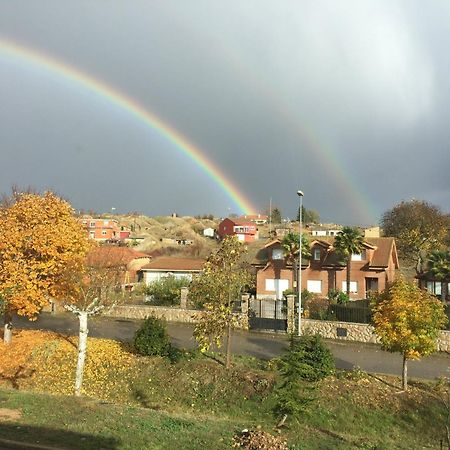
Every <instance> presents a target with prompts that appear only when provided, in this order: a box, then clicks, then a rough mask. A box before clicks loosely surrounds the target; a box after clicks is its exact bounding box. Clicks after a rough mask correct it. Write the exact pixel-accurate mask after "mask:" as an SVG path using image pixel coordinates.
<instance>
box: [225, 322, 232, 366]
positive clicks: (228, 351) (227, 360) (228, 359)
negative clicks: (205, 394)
mask: <svg viewBox="0 0 450 450" xmlns="http://www.w3.org/2000/svg"><path fill="white" fill-rule="evenodd" d="M225 367H226V368H227V369H229V368H230V367H231V320H230V322H228V330H227V349H226V357H225Z"/></svg>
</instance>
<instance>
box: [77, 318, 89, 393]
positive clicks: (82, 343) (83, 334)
mask: <svg viewBox="0 0 450 450" xmlns="http://www.w3.org/2000/svg"><path fill="white" fill-rule="evenodd" d="M78 319H79V321H80V330H79V337H78V361H77V371H76V374H75V395H77V396H80V395H81V386H82V385H83V372H84V362H85V359H86V348H87V337H88V333H89V330H88V327H87V322H88V313H87V312H86V311H80V312H79V313H78Z"/></svg>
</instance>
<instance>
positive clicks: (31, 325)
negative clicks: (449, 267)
mask: <svg viewBox="0 0 450 450" xmlns="http://www.w3.org/2000/svg"><path fill="white" fill-rule="evenodd" d="M14 325H15V326H16V328H27V329H44V330H52V331H57V332H61V333H66V334H77V333H78V320H77V318H76V317H74V316H73V315H72V314H69V313H64V314H58V315H51V314H49V313H42V314H41V315H40V316H39V318H38V320H37V321H35V322H29V321H28V320H26V319H24V318H16V319H15V323H14ZM139 325H140V321H139V320H128V319H116V318H108V317H95V318H93V319H91V320H90V323H89V335H90V336H94V337H104V338H108V339H115V340H120V341H130V340H131V339H132V338H133V335H134V332H135V331H136V330H137V329H138V327H139ZM168 331H169V335H170V337H171V340H172V343H173V344H174V345H176V346H177V347H183V348H194V347H195V346H196V343H195V341H194V339H193V337H192V331H193V326H192V325H189V324H177V323H169V324H168ZM232 345H233V352H234V353H236V354H245V355H251V356H256V357H258V358H263V359H268V358H272V357H274V356H278V355H279V354H280V353H281V352H282V351H283V349H285V348H286V347H287V345H288V342H287V338H286V335H276V334H268V333H257V332H245V331H236V332H235V333H234V334H233V344H232ZM327 345H328V346H329V348H330V349H331V350H332V352H333V355H334V357H335V360H336V365H337V367H339V368H341V369H352V368H353V367H355V366H358V367H360V368H361V369H362V370H364V371H367V372H372V373H385V374H395V375H399V374H401V366H402V359H401V356H400V355H398V354H393V353H387V352H384V351H382V350H381V349H380V347H379V346H377V345H371V344H359V343H350V342H336V341H327ZM408 372H409V375H410V376H412V377H417V378H427V379H434V378H437V377H450V355H447V354H444V353H439V354H435V355H433V356H430V357H428V358H424V359H423V360H422V361H410V362H409V363H408Z"/></svg>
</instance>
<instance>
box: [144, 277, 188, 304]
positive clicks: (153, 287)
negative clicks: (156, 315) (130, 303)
mask: <svg viewBox="0 0 450 450" xmlns="http://www.w3.org/2000/svg"><path fill="white" fill-rule="evenodd" d="M189 283H190V280H189V279H188V278H175V277H174V276H169V277H165V278H162V279H161V280H159V281H154V282H153V283H151V284H149V285H148V286H147V287H146V288H145V294H146V295H148V296H150V297H151V303H152V304H154V305H161V306H175V305H179V304H180V299H181V288H182V287H187V286H189Z"/></svg>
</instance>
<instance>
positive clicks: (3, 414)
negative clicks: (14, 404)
mask: <svg viewBox="0 0 450 450" xmlns="http://www.w3.org/2000/svg"><path fill="white" fill-rule="evenodd" d="M21 417H22V413H21V412H20V411H19V410H18V409H8V408H0V422H7V421H15V420H19V419H20V418H21Z"/></svg>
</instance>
